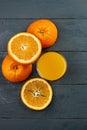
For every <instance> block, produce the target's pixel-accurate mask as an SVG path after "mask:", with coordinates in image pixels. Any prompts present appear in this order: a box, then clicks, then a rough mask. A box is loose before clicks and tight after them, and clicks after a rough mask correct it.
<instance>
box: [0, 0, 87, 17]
mask: <svg viewBox="0 0 87 130" xmlns="http://www.w3.org/2000/svg"><path fill="white" fill-rule="evenodd" d="M86 12H87V1H86V0H83V1H82V0H73V1H72V0H67V2H66V1H65V0H51V1H50V0H46V1H45V2H44V1H43V0H31V1H29V0H26V1H24V0H18V1H17V0H15V1H14V0H8V1H6V0H0V18H87V13H86Z"/></svg>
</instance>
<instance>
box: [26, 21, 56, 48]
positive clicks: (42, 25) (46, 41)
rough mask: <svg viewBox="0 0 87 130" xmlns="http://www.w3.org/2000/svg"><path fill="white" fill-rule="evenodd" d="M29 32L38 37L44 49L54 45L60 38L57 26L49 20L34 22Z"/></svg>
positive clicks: (29, 27) (28, 29)
mask: <svg viewBox="0 0 87 130" xmlns="http://www.w3.org/2000/svg"><path fill="white" fill-rule="evenodd" d="M27 32H29V33H32V34H34V35H35V36H36V37H38V38H39V39H40V41H41V44H42V47H43V48H47V47H50V46H52V45H54V44H55V42H56V40H57V37H58V29H57V27H56V25H55V24H54V23H53V22H52V21H51V20H48V19H40V20H36V21H34V22H32V23H31V24H30V25H29V26H28V28H27Z"/></svg>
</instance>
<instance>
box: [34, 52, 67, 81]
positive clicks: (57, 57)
mask: <svg viewBox="0 0 87 130" xmlns="http://www.w3.org/2000/svg"><path fill="white" fill-rule="evenodd" d="M66 69H67V63H66V60H65V58H64V57H63V56H62V55H61V54H59V53H57V52H47V53H45V54H43V55H42V56H41V57H40V58H39V60H38V62H37V71H38V73H39V75H40V76H41V77H43V78H45V79H47V80H57V79H59V78H61V77H62V76H63V75H64V74H65V72H66Z"/></svg>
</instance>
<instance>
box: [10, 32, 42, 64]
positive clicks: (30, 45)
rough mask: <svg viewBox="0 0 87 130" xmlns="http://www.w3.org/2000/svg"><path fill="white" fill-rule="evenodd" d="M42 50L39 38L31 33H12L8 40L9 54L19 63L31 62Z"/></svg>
mask: <svg viewBox="0 0 87 130" xmlns="http://www.w3.org/2000/svg"><path fill="white" fill-rule="evenodd" d="M41 50H42V46H41V42H40V40H39V39H38V38H37V37H36V36H34V35H33V34H30V33H27V32H21V33H18V34H16V35H14V36H13V37H12V38H11V39H10V40H9V42H8V53H9V55H10V56H11V57H12V58H13V59H14V60H16V61H17V62H19V63H23V64H29V63H33V62H35V61H36V60H37V58H38V57H39V56H40V54H41Z"/></svg>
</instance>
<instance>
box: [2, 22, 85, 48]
mask: <svg viewBox="0 0 87 130" xmlns="http://www.w3.org/2000/svg"><path fill="white" fill-rule="evenodd" d="M35 20H36V19H35ZM51 20H52V21H53V22H54V23H55V24H56V26H57V28H58V30H59V37H58V39H57V41H56V43H55V46H52V47H50V48H49V49H46V50H48V51H50V50H54V51H87V20H71V19H69V20H63V19H62V20H61V19H56V20H53V19H51ZM33 21H34V20H30V19H27V20H26V19H17V20H16V19H12V20H9V19H1V20H0V49H1V50H2V51H7V43H8V40H9V39H10V38H11V36H13V35H15V34H16V33H19V32H21V31H26V30H27V27H28V26H29V25H30V23H32V22H33Z"/></svg>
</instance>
